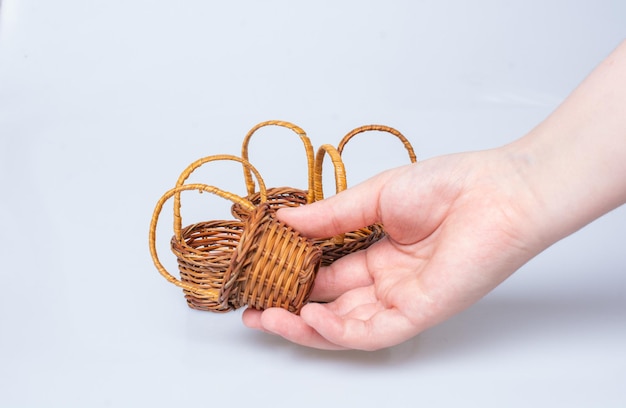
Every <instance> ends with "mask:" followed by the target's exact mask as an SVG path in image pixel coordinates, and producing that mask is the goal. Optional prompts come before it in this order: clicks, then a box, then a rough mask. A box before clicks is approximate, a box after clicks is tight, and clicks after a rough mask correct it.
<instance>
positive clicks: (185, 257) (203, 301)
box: [171, 154, 267, 312]
mask: <svg viewBox="0 0 626 408" xmlns="http://www.w3.org/2000/svg"><path fill="white" fill-rule="evenodd" d="M214 161H235V162H239V163H241V164H242V165H243V166H244V167H245V168H247V169H249V171H250V172H251V173H252V174H254V175H255V177H256V178H257V181H258V183H259V197H260V200H261V201H266V200H267V192H266V188H265V183H264V181H263V178H262V177H261V175H260V174H259V172H258V171H257V169H255V168H254V166H252V165H251V164H250V163H249V162H248V161H246V160H244V159H241V158H239V157H237V156H233V155H227V154H221V155H212V156H206V157H203V158H201V159H198V160H196V161H194V162H192V163H191V164H190V165H189V166H187V168H185V170H183V172H182V173H181V174H180V176H179V177H178V180H177V181H176V187H180V186H182V185H183V184H184V183H185V181H187V179H188V178H189V176H191V173H193V172H194V171H195V170H197V169H198V168H199V167H201V166H202V165H204V164H206V163H209V162H214ZM180 194H181V192H180V191H179V192H177V193H175V194H174V230H175V231H179V230H180V231H181V235H180V236H181V237H183V240H178V239H176V235H175V236H174V237H173V238H172V241H171V248H172V252H174V254H175V255H176V258H177V260H178V269H179V271H180V278H181V280H182V281H183V282H187V283H191V284H196V285H199V286H200V287H205V288H220V287H222V286H223V284H224V273H225V271H226V269H227V268H228V265H229V264H230V259H231V257H232V253H233V251H234V250H235V248H236V246H237V244H238V242H239V239H240V237H241V233H242V230H243V224H242V223H241V222H236V221H234V220H214V221H208V222H201V223H198V224H193V225H190V226H188V227H186V228H184V229H182V219H181V215H180V207H181V203H180ZM240 208H241V211H242V212H243V211H247V212H250V211H252V210H253V207H246V206H240ZM192 249H193V250H192ZM198 252H200V257H201V259H202V261H201V263H198V262H196V260H195V258H196V256H195V255H192V253H196V254H197V253H198ZM183 292H184V294H185V298H186V299H187V304H188V305H189V307H191V308H192V309H198V310H210V311H215V312H220V311H228V310H231V307H230V306H228V305H222V304H219V303H217V302H216V301H215V299H213V298H212V297H210V296H207V295H206V294H203V293H201V292H198V291H190V290H187V289H183Z"/></svg>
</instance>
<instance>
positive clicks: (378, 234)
mask: <svg viewBox="0 0 626 408" xmlns="http://www.w3.org/2000/svg"><path fill="white" fill-rule="evenodd" d="M370 131H380V132H386V133H390V134H392V135H394V136H396V137H397V138H398V139H400V141H401V142H402V144H403V145H404V147H405V149H406V150H407V152H408V154H409V160H410V161H411V163H415V161H416V160H417V159H416V156H415V151H414V150H413V146H412V145H411V143H410V142H409V140H408V139H407V138H406V137H405V136H404V135H403V134H402V133H400V132H399V131H398V130H396V129H394V128H392V127H389V126H385V125H365V126H361V127H358V128H355V129H353V130H351V131H350V132H348V133H347V134H346V135H345V136H344V137H343V138H342V139H341V141H340V142H339V144H338V145H337V149H335V148H333V146H331V145H323V146H322V147H320V148H319V150H318V151H317V155H316V156H315V168H314V180H315V201H318V200H322V199H323V198H324V192H323V184H322V168H323V161H324V155H325V153H328V155H329V156H330V158H331V160H332V162H333V166H334V168H335V185H336V191H337V192H338V193H339V192H341V191H343V190H345V189H346V188H347V180H346V170H345V165H344V163H343V161H342V159H341V154H342V152H343V149H344V148H345V146H346V144H347V143H348V141H350V140H351V139H352V138H353V137H354V136H356V135H358V134H359V133H364V132H370ZM384 236H385V232H384V228H383V226H382V225H381V224H373V225H370V226H368V227H364V228H361V229H359V230H357V231H352V232H348V233H346V234H342V235H338V236H336V237H332V238H329V239H325V240H319V241H316V244H317V245H318V246H320V248H321V249H322V252H323V257H322V265H324V266H326V265H330V264H331V263H333V262H334V261H336V260H337V259H339V258H341V257H343V256H345V255H348V254H350V253H353V252H357V251H360V250H363V249H366V248H368V247H369V246H370V245H372V244H373V243H375V242H376V241H378V240H380V239H381V238H382V237H384Z"/></svg>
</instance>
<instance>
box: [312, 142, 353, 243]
mask: <svg viewBox="0 0 626 408" xmlns="http://www.w3.org/2000/svg"><path fill="white" fill-rule="evenodd" d="M326 153H328V155H329V156H330V159H331V160H332V162H333V167H334V168H335V189H336V192H337V193H340V192H342V191H343V190H345V189H346V188H347V187H348V185H347V183H346V168H345V166H344V164H343V160H341V154H340V153H339V151H338V150H337V149H336V148H335V147H334V146H333V145H330V144H324V145H322V146H320V148H319V149H318V150H317V154H316V155H315V201H319V200H323V199H324V189H323V185H322V170H323V165H324V155H325V154H326ZM344 239H345V234H339V235H337V236H335V237H333V243H334V244H336V245H343V242H344Z"/></svg>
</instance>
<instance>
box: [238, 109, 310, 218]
mask: <svg viewBox="0 0 626 408" xmlns="http://www.w3.org/2000/svg"><path fill="white" fill-rule="evenodd" d="M265 126H280V127H284V128H287V129H291V130H292V131H293V132H294V133H296V134H297V135H298V136H299V137H300V139H301V140H302V143H303V144H304V149H305V153H306V159H307V171H308V184H309V185H308V189H307V190H302V189H298V188H294V187H272V188H269V189H268V190H267V201H268V203H269V204H270V206H271V207H272V208H274V209H278V208H280V207H297V206H300V205H303V204H310V203H312V202H313V199H314V195H313V194H314V193H313V162H314V160H315V157H314V152H313V145H312V144H311V141H310V139H309V138H308V136H307V135H306V133H305V132H304V130H302V128H300V127H299V126H296V125H294V124H293V123H290V122H285V121H280V120H269V121H266V122H261V123H259V124H257V125H256V126H254V127H253V128H252V129H250V131H248V133H247V134H246V137H245V138H244V140H243V143H242V147H241V157H242V158H243V159H245V160H249V158H248V145H249V144H250V139H251V138H252V135H253V134H255V133H256V132H257V131H258V130H259V129H261V128H262V127H265ZM243 171H244V177H245V180H246V187H247V189H248V196H247V197H246V198H247V199H248V200H249V201H251V202H252V203H254V204H258V203H259V202H260V195H259V192H257V191H256V187H255V184H254V180H253V179H252V174H251V173H250V169H249V168H246V167H244V169H243ZM231 211H232V214H233V215H234V216H235V217H237V218H239V219H244V218H245V217H246V214H245V212H242V208H241V207H240V206H239V205H238V204H234V205H233V206H232V210H231Z"/></svg>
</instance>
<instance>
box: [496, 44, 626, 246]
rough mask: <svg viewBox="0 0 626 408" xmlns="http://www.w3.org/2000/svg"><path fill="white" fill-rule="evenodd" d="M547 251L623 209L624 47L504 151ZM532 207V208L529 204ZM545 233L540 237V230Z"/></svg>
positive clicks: (625, 183)
mask: <svg viewBox="0 0 626 408" xmlns="http://www.w3.org/2000/svg"><path fill="white" fill-rule="evenodd" d="M505 150H507V151H508V153H509V154H510V157H511V158H513V159H514V160H518V161H519V163H520V165H519V168H520V169H521V172H522V175H523V177H524V178H525V180H526V181H527V184H528V186H529V190H530V192H531V194H532V196H533V197H534V198H535V199H536V202H535V204H536V206H537V214H536V215H537V218H536V219H535V220H533V221H534V222H536V223H539V224H543V225H542V226H538V228H539V229H540V231H542V234H541V235H542V236H541V237H540V239H541V241H543V243H544V244H545V245H550V244H551V243H553V242H555V241H557V240H559V239H561V238H563V237H565V236H567V235H569V234H571V233H572V232H574V231H576V230H578V229H579V228H581V227H583V226H584V225H586V224H587V223H589V222H591V221H593V220H594V219H596V218H597V217H599V216H601V215H603V214H605V213H607V212H608V211H610V210H612V209H614V208H616V207H618V206H620V205H621V204H624V203H625V202H626V41H624V42H622V44H621V45H620V46H619V47H618V48H617V49H616V50H615V51H614V52H613V53H612V54H611V55H610V56H609V57H608V58H607V59H606V60H605V61H603V62H602V63H601V64H600V65H599V66H598V67H597V68H596V69H595V70H594V71H593V72H592V73H591V74H590V75H589V76H588V77H587V78H586V79H585V80H584V81H583V83H581V85H580V86H579V87H578V88H577V89H576V90H575V91H574V92H573V93H572V94H571V95H570V96H569V97H568V98H567V99H566V100H565V101H564V102H563V103H562V104H561V106H559V107H558V108H557V109H556V111H555V112H554V113H553V114H552V115H550V116H549V117H548V118H547V119H546V120H545V121H544V122H543V123H541V124H540V125H539V126H538V127H537V128H535V129H533V130H532V131H531V132H530V133H529V134H528V135H527V136H525V137H523V138H522V139H520V140H518V141H516V142H514V143H512V144H511V145H509V146H506V147H505ZM531 201H532V200H531ZM541 227H543V228H544V229H541Z"/></svg>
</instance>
